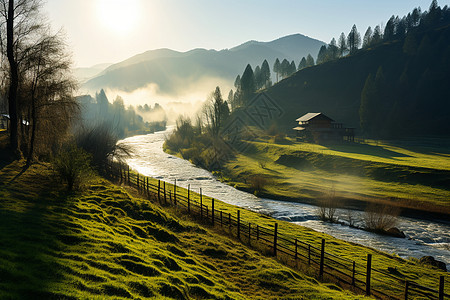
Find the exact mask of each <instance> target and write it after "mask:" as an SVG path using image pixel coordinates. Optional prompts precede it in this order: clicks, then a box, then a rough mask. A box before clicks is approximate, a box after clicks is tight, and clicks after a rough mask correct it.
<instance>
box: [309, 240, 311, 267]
mask: <svg viewBox="0 0 450 300" xmlns="http://www.w3.org/2000/svg"><path fill="white" fill-rule="evenodd" d="M310 264H311V244H308V265H310Z"/></svg>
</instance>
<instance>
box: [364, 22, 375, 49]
mask: <svg viewBox="0 0 450 300" xmlns="http://www.w3.org/2000/svg"><path fill="white" fill-rule="evenodd" d="M372 35H373V33H372V28H371V27H370V26H369V27H368V28H367V30H366V33H365V34H364V38H363V48H368V47H369V46H370V45H371V44H372Z"/></svg>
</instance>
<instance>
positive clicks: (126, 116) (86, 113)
mask: <svg viewBox="0 0 450 300" xmlns="http://www.w3.org/2000/svg"><path fill="white" fill-rule="evenodd" d="M77 102H78V103H79V104H80V113H81V114H80V119H79V122H77V125H78V126H88V127H89V126H96V125H97V124H105V126H107V127H109V128H111V131H112V133H113V134H114V135H115V136H116V137H117V138H119V139H122V138H125V137H127V136H130V135H131V134H137V133H144V132H154V131H158V130H164V129H165V128H166V123H167V116H166V112H165V111H164V109H163V108H162V107H161V106H160V105H159V104H158V103H155V105H154V107H151V106H149V105H148V104H145V105H144V106H142V105H140V106H138V107H137V108H135V107H133V106H132V105H129V106H128V107H125V103H124V99H123V98H122V97H121V96H116V98H115V99H114V101H112V102H110V101H109V99H108V97H107V96H106V93H105V91H104V90H103V89H101V90H100V92H97V93H96V94H95V97H92V96H90V95H83V96H78V97H77ZM146 114H159V115H160V116H161V117H160V121H154V122H148V121H145V120H144V118H143V117H142V115H146Z"/></svg>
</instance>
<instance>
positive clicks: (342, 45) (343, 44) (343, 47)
mask: <svg viewBox="0 0 450 300" xmlns="http://www.w3.org/2000/svg"><path fill="white" fill-rule="evenodd" d="M338 47H339V56H341V57H342V56H344V54H345V53H346V51H347V49H348V47H347V41H346V39H345V34H344V33H343V32H342V33H341V35H340V36H339V41H338Z"/></svg>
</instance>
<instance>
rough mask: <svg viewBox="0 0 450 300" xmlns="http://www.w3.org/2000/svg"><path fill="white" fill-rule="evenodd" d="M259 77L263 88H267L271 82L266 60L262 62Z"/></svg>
mask: <svg viewBox="0 0 450 300" xmlns="http://www.w3.org/2000/svg"><path fill="white" fill-rule="evenodd" d="M261 77H262V80H263V86H264V87H265V88H268V87H269V86H270V85H271V81H270V67H269V63H268V62H267V60H266V59H265V60H264V61H263V63H262V65H261Z"/></svg>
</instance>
